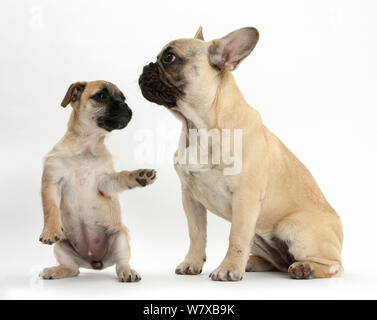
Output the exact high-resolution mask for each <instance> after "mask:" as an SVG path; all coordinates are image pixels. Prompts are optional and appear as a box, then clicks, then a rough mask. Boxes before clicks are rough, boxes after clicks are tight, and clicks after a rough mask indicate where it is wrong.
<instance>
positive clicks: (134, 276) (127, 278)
mask: <svg viewBox="0 0 377 320" xmlns="http://www.w3.org/2000/svg"><path fill="white" fill-rule="evenodd" d="M117 276H118V280H119V282H137V281H140V280H141V276H140V275H139V274H138V273H137V272H136V271H135V270H133V269H131V268H130V267H129V266H125V267H119V268H117Z"/></svg>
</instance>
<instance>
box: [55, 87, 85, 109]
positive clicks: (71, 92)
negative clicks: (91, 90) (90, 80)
mask: <svg viewBox="0 0 377 320" xmlns="http://www.w3.org/2000/svg"><path fill="white" fill-rule="evenodd" d="M85 86H86V82H83V81H81V82H76V83H72V84H71V85H70V86H69V88H68V91H67V93H66V94H65V97H64V99H63V101H62V103H61V104H60V105H61V106H62V107H63V108H65V107H66V106H68V105H69V104H70V103H71V102H75V101H77V100H79V99H80V96H81V94H82V93H83V92H84V90H85Z"/></svg>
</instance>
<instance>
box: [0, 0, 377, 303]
mask: <svg viewBox="0 0 377 320" xmlns="http://www.w3.org/2000/svg"><path fill="white" fill-rule="evenodd" d="M376 10H377V4H376V2H375V1H373V0H369V1H368V0H364V1H357V0H355V1H346V0H343V1H342V0H315V1H314V0H312V1H309V0H308V1H302V0H285V1H279V0H275V1H272V0H269V1H256V0H252V1H251V0H247V1H235V0H233V1H193V0H192V1H144V0H139V1H116V0H110V1H109V0H106V1H89V0H86V1H84V0H65V1H57V0H45V1H43V0H39V1H38V0H29V1H26V0H19V1H12V0H2V1H1V2H0V15H1V19H0V39H1V42H0V65H1V71H0V84H1V85H0V98H1V105H2V107H1V112H0V115H1V116H0V117H1V124H0V144H1V154H2V156H1V159H2V160H1V166H0V177H1V180H0V181H1V182H0V195H1V196H0V208H1V211H0V215H1V216H0V236H1V241H0V252H1V263H0V298H121V299H136V298H269V297H270V298H294V297H296V298H350V297H353V298H377V294H376V292H377V290H376V289H377V272H376V270H375V266H376V264H377V257H376V255H375V254H374V252H375V243H376V235H375V228H376V223H377V212H376V211H377V210H376V209H377V203H376V179H377V175H376V170H375V163H376V161H377V142H376V133H377V129H376V120H377V119H376V115H377V111H376V110H377V108H376V100H377V99H376V98H377V90H376V79H375V76H376V73H377V70H376V69H377V68H376V67H377V63H376V58H375V57H376V56H377V45H376V41H375V39H376V30H377V29H376V28H377V22H376V19H375V14H376ZM199 25H203V27H204V37H205V38H206V39H212V38H218V37H221V36H223V35H225V34H227V33H228V32H230V31H233V30H234V29H237V28H240V27H244V26H254V27H256V28H258V30H259V31H260V41H259V43H258V44H257V46H256V48H255V50H254V52H253V53H252V54H251V56H250V57H248V58H247V59H246V60H245V61H244V62H243V63H242V65H241V66H240V67H239V69H238V70H237V71H236V72H235V77H236V80H237V82H238V84H239V86H240V88H241V89H242V91H243V93H244V95H245V97H246V99H247V101H248V102H249V104H250V105H252V106H253V107H254V108H256V109H257V110H259V111H260V113H261V115H262V118H263V119H264V122H265V124H266V125H267V126H268V127H269V128H270V129H271V130H272V131H273V132H274V133H276V134H277V135H278V137H279V138H281V139H282V141H283V142H284V143H285V144H286V145H287V146H288V147H289V148H290V149H291V150H292V151H293V152H294V153H295V154H296V155H297V156H298V157H299V159H300V160H301V161H303V162H304V164H305V165H306V166H307V167H308V168H309V169H310V171H311V172H312V174H313V175H314V177H315V178H316V180H317V182H318V183H319V185H320V187H321V188H322V191H323V192H324V193H325V195H326V197H327V198H328V200H329V201H330V203H331V204H332V205H333V207H334V208H335V209H336V210H337V211H338V213H339V214H340V216H341V218H342V221H343V225H344V232H345V241H344V251H343V256H344V261H343V262H344V266H345V272H346V273H345V276H344V277H343V278H341V279H332V280H313V281H293V280H289V279H288V278H287V276H286V275H284V274H280V273H263V274H255V273H253V274H247V275H246V276H245V277H244V280H243V281H242V282H239V283H215V282H211V281H210V280H208V278H207V277H208V274H209V272H210V271H212V269H214V268H215V267H217V265H218V264H219V263H220V262H221V260H222V258H223V257H224V255H225V253H226V249H227V242H228V240H227V239H228V233H229V227H230V225H229V224H228V223H226V222H225V221H222V220H220V219H219V218H218V217H215V216H214V215H212V214H209V235H208V251H207V254H208V259H207V263H206V265H205V267H204V270H203V274H202V275H201V276H198V277H190V276H177V275H174V269H175V266H176V265H177V264H178V263H179V262H181V260H182V259H183V258H184V255H185V253H186V250H187V248H188V235H187V230H186V229H187V228H186V220H185V216H184V213H183V209H182V206H181V202H180V184H179V180H178V177H177V176H176V174H175V172H174V169H173V166H172V165H171V164H169V163H166V161H165V162H164V161H157V160H156V161H155V162H154V163H149V164H140V163H137V162H136V161H135V159H134V150H135V149H136V148H137V141H136V140H137V139H136V138H137V134H138V132H139V130H141V129H151V128H152V129H153V130H155V132H156V137H158V135H159V133H158V132H159V130H160V129H161V128H164V130H167V132H168V133H169V139H168V140H169V141H166V140H163V139H162V140H161V139H160V140H158V143H159V146H166V151H165V153H166V154H167V155H169V157H170V158H172V155H173V152H174V149H175V146H176V144H177V143H178V136H179V128H180V124H179V123H178V121H177V120H176V119H175V118H174V117H173V116H172V115H171V114H170V113H169V112H167V111H166V110H165V109H164V108H163V107H160V106H157V105H154V104H151V103H149V102H147V101H146V100H144V99H143V97H142V95H141V92H140V89H139V87H138V83H137V80H138V76H139V74H140V73H141V70H142V67H143V66H144V65H145V64H147V63H149V62H150V61H154V60H155V57H156V55H157V53H158V52H159V51H160V49H161V48H162V46H163V45H165V44H166V43H167V42H168V41H171V40H173V39H176V38H184V37H192V36H193V35H194V34H195V32H196V30H197V28H198V26H199ZM95 79H105V80H108V81H111V82H114V83H115V84H117V85H118V86H119V87H120V88H121V89H122V90H123V92H124V93H125V95H126V96H127V100H128V103H129V105H130V107H131V108H132V109H133V111H134V117H133V120H132V121H131V123H130V124H129V126H128V127H127V128H126V129H125V130H122V131H118V132H114V133H112V134H111V136H110V137H109V138H108V140H107V145H108V147H109V148H110V150H111V152H112V153H113V155H114V159H115V165H116V168H117V169H119V170H121V169H128V170H130V169H137V168H139V167H153V168H155V169H157V171H158V181H157V182H156V183H155V184H154V185H153V186H151V187H149V188H146V189H142V190H135V191H130V192H125V193H124V194H122V195H121V204H122V208H123V221H124V222H125V224H126V225H127V226H128V227H129V229H130V231H131V247H132V252H133V254H132V259H131V263H132V265H133V267H134V268H135V269H136V270H137V271H138V272H139V273H141V275H142V276H143V280H142V281H141V282H140V283H137V284H118V283H117V282H116V280H115V273H114V270H113V269H109V270H106V271H102V272H93V271H86V270H82V274H81V276H80V277H79V278H76V279H65V280H59V281H49V282H46V281H45V282H43V281H40V280H38V279H37V273H38V271H39V270H40V269H41V268H42V267H45V266H50V265H53V264H54V263H55V259H54V257H53V254H52V248H51V247H49V246H46V245H42V244H40V243H39V242H38V237H39V234H40V232H41V229H42V211H41V201H40V195H39V190H40V176H41V169H42V158H43V156H44V155H45V154H46V153H47V152H48V151H49V149H50V148H51V147H52V146H53V145H54V144H55V143H56V142H57V141H58V139H59V138H60V137H61V136H62V135H63V134H64V132H65V129H66V123H67V120H68V117H69V113H70V108H66V109H63V108H61V107H60V106H59V105H60V102H61V100H62V98H63V96H64V94H65V92H66V90H67V88H68V86H69V84H70V83H72V82H75V81H79V80H95Z"/></svg>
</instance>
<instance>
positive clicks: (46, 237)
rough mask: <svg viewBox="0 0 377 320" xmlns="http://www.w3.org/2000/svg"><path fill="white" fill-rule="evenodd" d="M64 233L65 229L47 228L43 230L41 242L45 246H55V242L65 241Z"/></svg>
mask: <svg viewBox="0 0 377 320" xmlns="http://www.w3.org/2000/svg"><path fill="white" fill-rule="evenodd" d="M64 238H65V237H64V233H63V229H62V228H61V227H57V228H53V229H51V228H45V229H43V231H42V233H41V235H40V236H39V241H40V242H42V243H44V244H49V245H51V244H54V243H55V242H58V241H60V240H63V239H64Z"/></svg>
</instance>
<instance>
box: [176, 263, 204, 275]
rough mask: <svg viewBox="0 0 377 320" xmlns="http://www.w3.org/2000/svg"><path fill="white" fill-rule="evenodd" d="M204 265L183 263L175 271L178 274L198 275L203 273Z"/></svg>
mask: <svg viewBox="0 0 377 320" xmlns="http://www.w3.org/2000/svg"><path fill="white" fill-rule="evenodd" d="M202 267H203V263H194V262H190V261H183V262H182V263H180V264H179V265H178V266H177V268H176V269H175V273H176V274H183V275H197V274H200V273H202Z"/></svg>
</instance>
